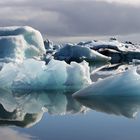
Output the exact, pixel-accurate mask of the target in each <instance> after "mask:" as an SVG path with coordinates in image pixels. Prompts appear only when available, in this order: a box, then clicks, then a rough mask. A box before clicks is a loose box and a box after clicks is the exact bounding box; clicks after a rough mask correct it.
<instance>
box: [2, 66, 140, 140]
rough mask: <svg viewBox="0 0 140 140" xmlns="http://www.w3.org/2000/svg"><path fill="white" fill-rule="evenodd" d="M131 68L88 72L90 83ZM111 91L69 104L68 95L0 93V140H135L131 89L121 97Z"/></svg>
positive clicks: (139, 121) (137, 121)
mask: <svg viewBox="0 0 140 140" xmlns="http://www.w3.org/2000/svg"><path fill="white" fill-rule="evenodd" d="M133 67H134V66H132V65H124V64H123V65H122V64H117V65H111V66H108V65H104V66H97V67H92V68H91V71H92V72H91V73H92V74H91V79H92V80H93V81H94V82H97V81H98V80H100V78H102V79H104V78H107V77H109V76H111V75H114V74H115V73H116V72H120V71H125V70H127V69H131V68H133ZM127 80H128V79H127ZM118 82H120V81H118ZM128 83H129V82H128ZM128 87H129V86H128ZM130 87H131V86H130ZM124 89H125V88H124ZM138 90H139V89H138V88H137V92H138ZM114 91H115V89H112V90H111V91H110V92H109V93H110V94H108V95H107V96H99V95H97V96H94V95H93V96H90V98H87V99H86V98H85V99H83V98H82V99H75V98H73V97H72V93H74V92H75V91H74V90H73V91H70V90H61V91H59V90H57V91H33V92H31V91H12V90H1V91H0V97H1V98H0V140H78V139H79V140H112V139H113V140H118V139H119V140H132V139H133V140H139V138H140V133H139V130H140V116H139V110H140V95H138V94H137V95H135V94H134V93H135V89H134V88H129V93H132V94H131V95H130V94H129V95H127V94H125V96H121V95H124V94H123V93H127V91H126V89H125V91H123V92H122V94H119V95H118V96H117V95H115V96H114V95H113V94H111V93H113V92H114Z"/></svg>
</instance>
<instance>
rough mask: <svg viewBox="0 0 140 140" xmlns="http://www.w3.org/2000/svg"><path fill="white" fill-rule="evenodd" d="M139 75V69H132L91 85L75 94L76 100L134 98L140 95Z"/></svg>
mask: <svg viewBox="0 0 140 140" xmlns="http://www.w3.org/2000/svg"><path fill="white" fill-rule="evenodd" d="M139 85H140V74H139V68H138V67H133V68H131V69H128V70H126V71H124V72H120V73H118V74H115V75H113V76H110V77H107V78H105V79H103V80H98V81H97V82H95V83H93V84H91V85H90V86H88V87H87V88H84V89H83V90H80V91H78V92H76V93H75V94H74V95H73V96H74V97H76V98H90V97H92V96H108V95H112V96H119V95H120V96H134V95H140V92H139V87H140V86H139Z"/></svg>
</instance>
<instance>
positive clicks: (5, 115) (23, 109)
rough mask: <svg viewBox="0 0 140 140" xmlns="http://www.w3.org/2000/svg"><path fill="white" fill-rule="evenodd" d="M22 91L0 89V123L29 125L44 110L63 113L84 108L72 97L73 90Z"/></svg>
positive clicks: (38, 119) (37, 120) (55, 113)
mask: <svg viewBox="0 0 140 140" xmlns="http://www.w3.org/2000/svg"><path fill="white" fill-rule="evenodd" d="M22 92H23V91H22ZM22 92H12V91H11V90H8V91H2V90H1V91H0V96H1V98H0V125H2V126H3V125H16V126H19V127H31V126H33V125H35V124H36V123H37V122H39V121H40V120H41V119H42V116H43V114H44V113H45V112H48V113H49V114H53V115H65V114H75V113H79V112H83V111H85V110H86V108H85V107H84V106H82V105H81V104H80V103H79V102H77V101H76V100H75V99H73V98H72V96H71V94H72V93H73V92H74V91H73V92H72V91H50V92H49V91H42V92H41V91H39V92H30V93H27V92H25V93H22Z"/></svg>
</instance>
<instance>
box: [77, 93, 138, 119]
mask: <svg viewBox="0 0 140 140" xmlns="http://www.w3.org/2000/svg"><path fill="white" fill-rule="evenodd" d="M77 100H78V101H79V102H80V103H82V104H83V105H85V106H86V107H89V108H91V109H93V110H96V111H99V112H104V113H107V114H114V115H119V116H120V115H122V116H125V117H127V118H135V117H136V116H137V114H138V112H139V111H140V96H111V95H110V96H97V95H95V96H94V95H93V96H91V98H88V99H84V98H83V99H82V98H81V99H80V98H78V99H77Z"/></svg>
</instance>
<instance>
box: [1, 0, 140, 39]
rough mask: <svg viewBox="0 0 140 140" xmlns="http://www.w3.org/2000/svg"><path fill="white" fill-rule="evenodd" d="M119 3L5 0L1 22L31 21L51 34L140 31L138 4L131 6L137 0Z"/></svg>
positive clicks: (42, 30)
mask: <svg viewBox="0 0 140 140" xmlns="http://www.w3.org/2000/svg"><path fill="white" fill-rule="evenodd" d="M99 1H100V2H99ZM118 1H119V2H118ZM0 2H2V0H0ZM122 3H124V2H123V1H122V0H121V1H120V0H98V1H97V0H76V1H75V0H47V1H46V0H41V1H38V0H21V1H20V0H13V1H12V2H11V1H10V0H6V1H4V2H2V3H1V4H0V25H1V26H9V25H30V26H32V27H34V28H37V29H38V30H40V31H41V33H42V34H44V35H45V34H47V35H48V36H49V37H53V38H57V37H58V38H60V37H63V38H64V37H65V38H66V37H84V36H87V37H88V36H114V35H127V34H136V33H140V18H139V14H138V13H139V12H140V8H139V7H136V6H134V3H135V4H136V3H137V5H138V4H139V3H140V2H139V1H138V0H134V1H130V0H128V1H125V3H127V4H122Z"/></svg>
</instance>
